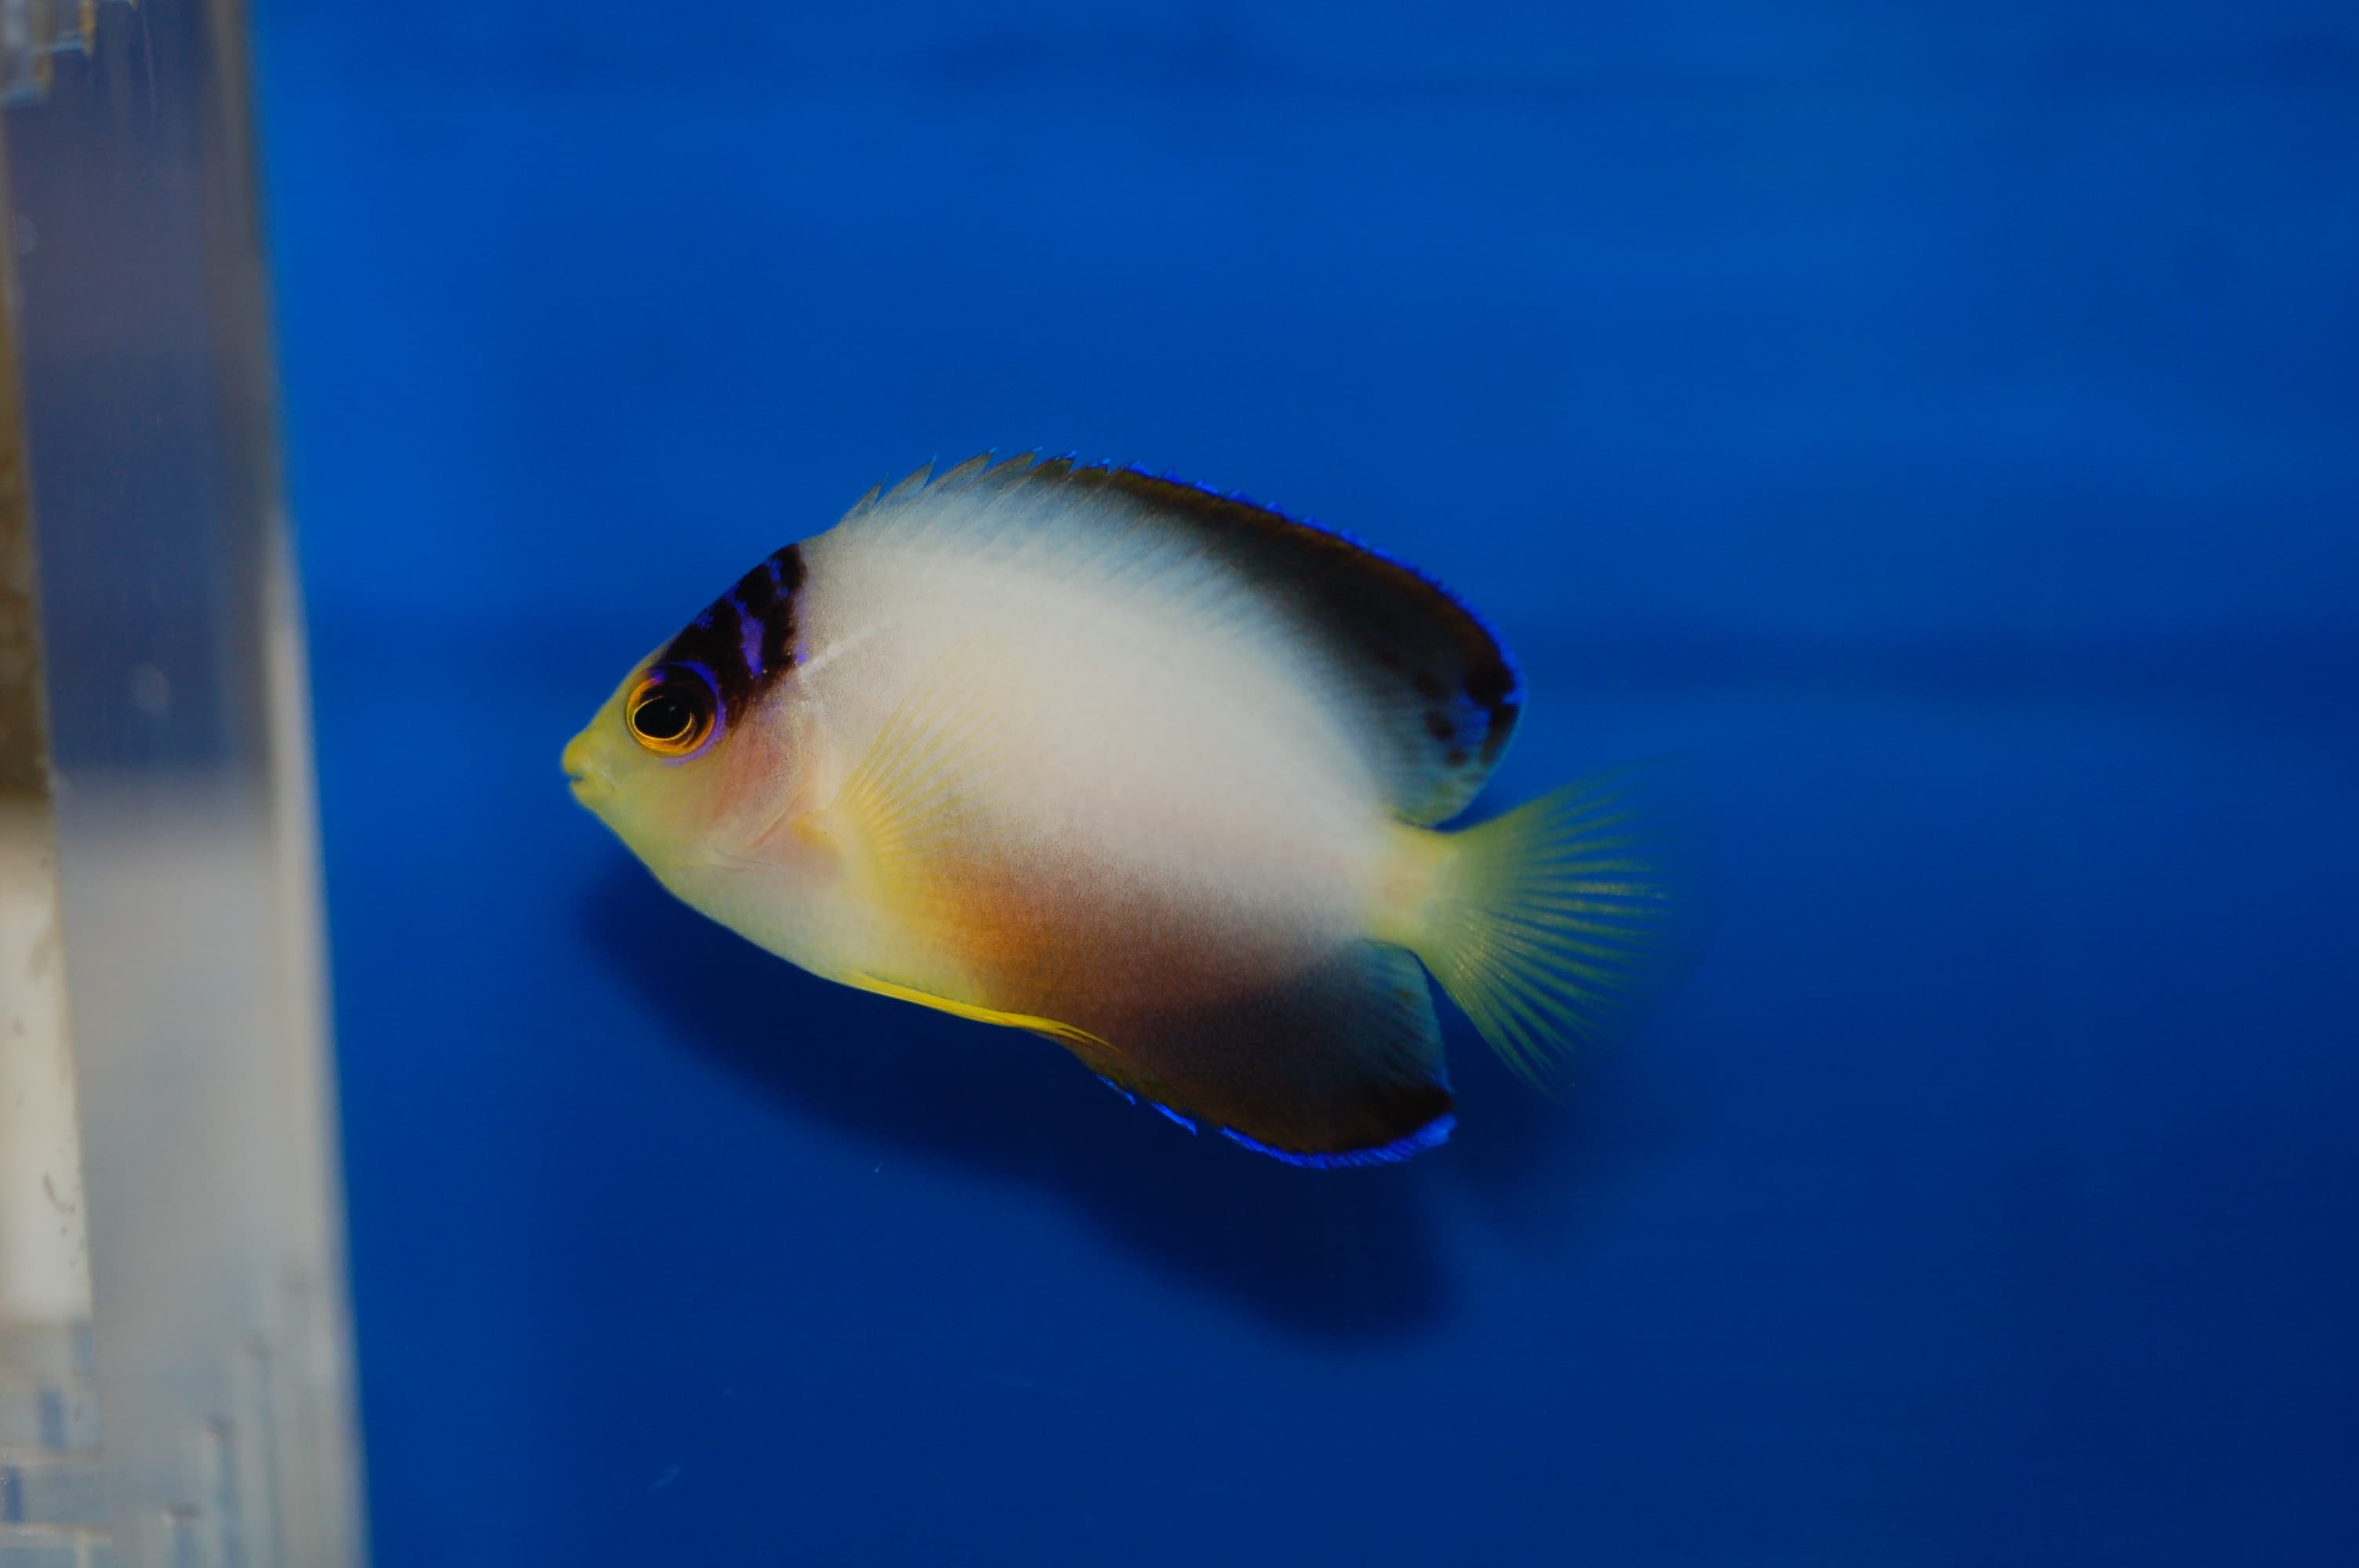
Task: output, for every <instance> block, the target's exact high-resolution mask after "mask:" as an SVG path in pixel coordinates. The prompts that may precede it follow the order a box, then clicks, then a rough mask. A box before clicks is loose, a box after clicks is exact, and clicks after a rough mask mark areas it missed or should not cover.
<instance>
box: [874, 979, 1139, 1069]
mask: <svg viewBox="0 0 2359 1568" xmlns="http://www.w3.org/2000/svg"><path fill="white" fill-rule="evenodd" d="M843 983H844V984H845V985H848V986H852V987H854V988H856V989H860V990H864V991H875V993H876V994H877V995H878V996H889V997H894V998H897V999H898V1000H902V1001H914V1002H916V1003H917V1004H918V1005H919V1007H930V1008H932V1009H934V1010H935V1011H938V1012H947V1013H950V1014H951V1016H953V1017H956V1018H971V1019H973V1021H974V1022H977V1023H996V1024H999V1025H1002V1026H1003V1027H1005V1028H1008V1029H1028V1030H1030V1031H1031V1032H1032V1033H1035V1034H1045V1035H1047V1036H1048V1037H1049V1039H1051V1040H1055V1041H1058V1042H1060V1043H1061V1044H1066V1045H1071V1046H1074V1047H1076V1048H1078V1049H1081V1050H1084V1051H1090V1052H1094V1053H1098V1054H1103V1055H1106V1056H1113V1055H1114V1054H1115V1051H1114V1047H1113V1046H1111V1045H1109V1044H1106V1043H1105V1042H1104V1041H1103V1040H1101V1039H1099V1038H1098V1037H1097V1036H1096V1035H1094V1034H1093V1033H1090V1032H1089V1031H1088V1030H1086V1029H1076V1028H1074V1027H1073V1026H1072V1025H1071V1024H1070V1023H1060V1022H1057V1021H1056V1020H1055V1019H1053V1018H1034V1017H1032V1016H1031V1015H1030V1014H1028V1013H1022V1012H1002V1011H999V1010H998V1009H996V1008H989V1007H977V1006H975V1005H974V1004H973V1003H972V1002H964V1001H952V1000H950V998H948V997H940V996H935V995H933V994H932V993H931V992H929V991H921V990H915V989H911V988H909V987H908V986H900V985H895V984H894V983H893V982H892V981H891V980H880V979H877V978H876V977H875V976H874V975H845V976H844V977H843Z"/></svg>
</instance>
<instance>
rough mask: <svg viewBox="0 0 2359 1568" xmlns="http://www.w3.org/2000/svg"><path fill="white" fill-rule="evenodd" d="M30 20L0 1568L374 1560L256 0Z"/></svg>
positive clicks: (16, 446)
mask: <svg viewBox="0 0 2359 1568" xmlns="http://www.w3.org/2000/svg"><path fill="white" fill-rule="evenodd" d="M44 39H46V40H48V45H54V44H57V43H60V42H62V43H65V44H68V45H70V46H71V47H69V48H66V49H61V50H60V49H48V52H47V53H46V54H45V55H44V59H45V61H46V63H45V64H37V66H35V67H27V66H25V65H24V63H23V60H22V58H21V55H20V56H19V57H17V58H15V59H10V60H9V62H8V66H7V70H6V71H5V75H6V78H7V85H8V87H9V90H10V92H11V94H12V96H13V98H14V99H15V101H16V106H15V107H12V108H11V109H10V110H9V111H8V112H7V115H6V119H5V136H6V155H7V176H8V182H9V186H10V200H9V202H8V204H7V206H6V208H5V216H6V230H7V233H6V244H5V254H6V256H7V258H8V262H9V265H10V267H11V271H12V275H13V276H12V278H11V283H12V288H11V294H12V296H13V298H14V303H15V312H14V318H13V329H14V332H13V337H14V342H13V355H12V359H13V364H12V365H11V366H10V367H9V370H10V373H11V375H12V377H13V379H14V380H15V382H16V384H17V385H18V387H19V388H20V391H21V400H20V406H17V407H14V408H10V409H6V410H0V414H5V415H6V416H7V417H5V419H0V425H5V429H0V443H5V447H6V449H7V452H8V454H9V463H8V466H7V470H6V471H7V473H8V475H9V476H11V477H13V478H15V479H16V481H18V482H17V484H16V488H15V491H14V492H13V494H12V496H11V498H10V502H11V504H12V506H13V512H12V514H11V515H12V517H13V519H14V522H13V526H12V532H11V534H10V547H11V550H12V560H13V562H14V565H13V568H12V579H11V580H12V582H13V583H14V584H15V586H16V589H17V591H16V597H15V599H14V600H12V601H11V602H12V607H13V615H12V618H11V632H10V633H9V636H8V639H7V642H6V647H7V649H8V651H9V654H11V655H12V657H13V661H14V663H13V665H11V667H12V668H14V669H15V670H16V673H17V674H18V676H20V677H22V678H19V679H18V680H17V681H16V686H15V687H13V688H11V689H13V690H14V692H15V694H16V702H15V705H14V707H13V708H9V709H6V710H0V723H5V724H6V725H7V726H8V727H9V733H8V735H7V737H6V745H7V749H8V753H9V756H10V758H11V762H9V763H8V764H7V771H6V775H5V784H0V806H5V809H0V825H5V834H0V985H5V986H6V987H7V988H8V989H7V990H6V991H5V993H0V1001H5V1011H7V1013H8V1014H9V1016H10V1018H12V1019H14V1020H15V1021H16V1022H23V1023H25V1024H26V1025H27V1027H26V1029H25V1031H24V1033H22V1034H21V1035H18V1036H16V1040H17V1042H18V1043H17V1044H16V1045H15V1046H14V1047H13V1048H0V1107H5V1106H7V1105H8V1104H10V1103H11V1102H10V1101H8V1099H7V1098H6V1093H5V1091H6V1090H7V1089H8V1088H9V1087H10V1086H11V1085H12V1084H13V1085H15V1086H17V1087H19V1088H21V1089H22V1090H23V1091H24V1092H23V1093H22V1094H21V1095H20V1096H19V1097H18V1098H17V1099H16V1101H15V1102H13V1103H14V1106H15V1108H14V1109H13V1110H11V1109H5V1108H0V1568H29V1565H32V1564H47V1563H51V1562H57V1563H67V1562H72V1563H85V1562H105V1561H120V1562H122V1563H136V1564H142V1565H145V1564H168V1565H170V1568H215V1565H217V1568H282V1565H284V1568H298V1565H300V1568H310V1565H311V1564H325V1565H334V1564H342V1563H353V1562H355V1561H357V1559H358V1556H359V1552H360V1545H359V1542H360V1532H359V1528H358V1514H359V1507H358V1488H357V1483H356V1479H355V1467H354V1460H355V1454H354V1448H355V1439H354V1435H353V1430H354V1429H353V1412H352V1396H351V1379H350V1373H349V1347H348V1337H347V1331H346V1326H345V1315H346V1314H345V1306H344V1295H343V1271H342V1244H341V1237H340V1232H339V1224H338V1220H337V1215H338V1213H339V1208H340V1204H339V1200H338V1195H337V1189H336V1182H335V1175H334V1172H335V1157H334V1147H333V1138H332V1121H331V1119H330V1116H329V1105H330V1086H329V1083H328V1078H327V1069H326V1062H327V1057H326V1053H325V1048H324V1045H325V1041H324V1027H323V1022H322V1020H323V1017H324V1010H323V1007H322V998H321V982H320V978H319V977H320V953H319V946H320V914H319V908H318V898H317V888H316V883H317V855H316V851H315V849H314V847H313V841H312V839H313V829H312V809H311V802H310V782H309V781H310V741H309V735H308V728H307V724H306V721H305V704H306V697H305V694H304V687H303V681H302V654H301V637H300V625H299V611H298V607H297V605H296V602H295V598H294V594H293V590H292V587H291V582H292V574H291V571H290V569H289V567H288V544H287V539H286V536H285V524H284V519H283V518H282V516H281V515H280V513H279V509H278V502H277V454H276V449H275V435H274V431H273V425H272V406H273V395H272V392H273V389H272V381H271V375H270V366H269V357H268V339H267V332H266V313H265V292H264V280H263V276H262V258H261V255H260V254H259V249H258V242H257V233H258V225H257V223H256V221H255V207H254V181H253V175H252V169H251V167H250V157H249V136H250V133H249V127H248V124H247V121H246V89H245V57H244V31H243V17H242V14H241V13H240V11H239V8H238V7H236V6H234V5H203V4H196V3H168V0H148V3H147V4H145V5H140V6H138V7H136V8H129V7H125V6H121V5H107V6H94V7H92V6H72V7H56V6H42V5H22V4H12V3H11V0H0V45H16V46H28V47H34V48H36V49H45V48H48V46H47V45H45V44H44V43H43V40H44ZM27 477H28V482H26V481H27ZM27 526H29V532H28V531H27ZM27 545H29V548H28V547H27ZM36 563H37V567H38V570H37V573H36V571H35V567H36ZM29 672H38V673H37V674H34V673H29ZM5 673H6V672H5V671H0V674H5ZM0 684H5V683H0ZM44 717H45V718H46V731H47V734H46V739H47V746H48V751H49V756H50V758H51V760H52V762H53V764H54V765H53V768H48V767H44V766H42V765H41V762H40V753H41V743H42V739H43V737H42V733H41V730H40V727H39V726H40V724H41V721H42V719H44ZM36 1042H37V1043H36ZM110 1552H111V1553H112V1554H113V1555H112V1557H110V1556H108V1555H107V1554H108V1553H110Z"/></svg>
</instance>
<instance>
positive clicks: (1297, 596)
mask: <svg viewBox="0 0 2359 1568" xmlns="http://www.w3.org/2000/svg"><path fill="white" fill-rule="evenodd" d="M843 528H844V529H845V530H847V531H851V532H857V533H860V534H863V535H869V534H881V535H890V536H891V537H893V538H894V539H896V540H897V541H901V540H906V541H908V542H909V543H911V544H913V545H919V546H925V547H929V548H952V549H959V550H963V551H972V552H974V553H976V554H988V555H990V556H993V557H1000V558H1012V557H1019V556H1020V557H1026V558H1034V557H1039V558H1044V559H1047V558H1054V559H1057V560H1058V561H1059V563H1060V566H1065V565H1071V564H1074V563H1080V564H1082V566H1084V567H1085V568H1086V569H1088V570H1092V571H1095V572H1098V573H1101V574H1103V575H1105V576H1107V577H1110V578H1111V577H1117V576H1123V575H1126V574H1134V573H1136V574H1144V575H1149V576H1151V575H1152V574H1154V573H1156V572H1158V571H1162V570H1170V571H1174V572H1180V571H1185V572H1188V573H1201V571H1202V570H1203V569H1204V568H1205V566H1206V565H1207V564H1209V565H1211V566H1212V567H1213V568H1215V569H1216V571H1217V572H1218V573H1219V574H1220V575H1221V576H1222V577H1223V578H1224V579H1227V580H1228V581H1229V583H1230V584H1231V585H1232V586H1233V587H1234V589H1237V590H1239V591H1242V592H1245V593H1247V594H1250V595H1252V596H1253V597H1255V598H1256V599H1257V600H1261V601H1263V603H1264V604H1265V605H1266V606H1267V607H1268V608H1269V609H1271V610H1273V611H1276V613H1277V619H1278V620H1279V621H1281V622H1283V623H1284V624H1285V626H1286V627H1287V628H1288V632H1289V633H1290V634H1292V635H1294V636H1298V637H1299V638H1300V639H1302V641H1303V643H1304V644H1305V646H1307V647H1309V648H1311V649H1315V650H1317V651H1319V652H1320V653H1321V654H1324V655H1325V656H1326V662H1327V663H1328V664H1329V665H1331V666H1332V669H1333V671H1334V672H1335V674H1336V676H1337V677H1338V678H1339V679H1340V680H1341V681H1342V682H1343V683H1344V686H1345V692H1344V693H1343V694H1342V695H1344V696H1345V697H1347V698H1348V699H1349V700H1350V702H1351V706H1352V707H1353V708H1354V709H1355V713H1354V714H1353V719H1352V723H1351V728H1352V729H1353V732H1354V734H1355V737H1356V739H1357V740H1358V741H1359V744H1360V746H1361V748H1362V750H1363V751H1364V753H1365V754H1366V756H1367V759H1368V762H1369V763H1370V764H1371V766H1372V768H1373V770H1374V772H1375V775H1376V776H1377V778H1378V779H1379V780H1380V782H1381V784H1382V787H1383V789H1384V791H1385V795H1386V800H1387V803H1388V804H1389V805H1390V806H1391V808H1392V809H1393V811H1394V812H1395V813H1396V814H1397V816H1399V817H1400V818H1401V819H1402V820H1404V821H1407V822H1411V823H1417V824H1419V825H1423V824H1429V823H1434V822H1440V821H1442V820H1444V819H1446V818H1448V817H1451V816H1455V815H1457V813H1458V812H1460V811H1461V810H1462V809H1464V807H1465V806H1466V805H1467V803H1468V802H1469V801H1471V800H1473V797H1474V795H1475V794H1476V792H1477V791H1479V790H1480V789H1481V788H1482V787H1483V784H1484V780H1485V779H1487V778H1488V777H1489V776H1490V774H1491V771H1492V770H1493V769H1494V768H1495V767H1496V766H1497V765H1498V762H1499V758H1500V756H1501V754H1502V753H1503V752H1505V751H1506V745H1507V741H1508V739H1509V737H1510V736H1512V735H1513V734H1514V732H1515V728H1516V720H1517V717H1518V716H1519V715H1520V713H1521V711H1522V707H1523V679H1522V676H1520V675H1519V674H1518V672H1517V668H1516V665H1515V662H1514V660H1513V659H1512V658H1510V657H1509V656H1508V654H1507V652H1506V649H1505V648H1504V647H1503V646H1501V644H1500V643H1499V639H1498V637H1497V636H1496V635H1495V633H1493V632H1492V631H1491V629H1490V627H1488V626H1487V625H1485V624H1484V622H1483V620H1482V618H1481V617H1479V616H1478V615H1476V614H1475V613H1474V612H1473V611H1472V610H1470V609H1468V608H1467V607H1466V606H1465V605H1464V604H1463V603H1462V602H1461V601H1460V600H1458V599H1457V598H1456V597H1455V596H1454V595H1452V594H1451V592H1450V591H1449V590H1448V589H1444V588H1443V587H1442V586H1441V585H1440V584H1439V583H1437V582H1435V581H1434V580H1433V579H1430V578H1429V577H1426V576H1425V575H1424V574H1423V573H1421V572H1419V571H1418V570H1416V569H1415V568H1411V567H1409V566H1407V565H1405V564H1404V563H1402V562H1400V561H1397V560H1395V559H1394V558H1392V557H1389V556H1386V555H1385V554H1383V553H1381V552H1379V551H1377V550H1375V549H1373V548H1371V547H1369V546H1366V545H1364V544H1363V543H1361V542H1360V541H1358V540H1356V539H1353V538H1352V537H1351V536H1349V535H1344V534H1341V533H1337V532H1335V531H1333V530H1331V529H1328V528H1324V527H1321V526H1318V525H1314V524H1310V523H1305V522H1300V521H1298V520H1296V519H1294V518H1291V517H1288V516H1286V515H1285V514H1282V513H1279V512H1276V511H1273V510H1272V509H1270V508H1268V507H1266V506H1261V505H1257V504H1256V503H1253V502H1251V501H1247V500H1245V498H1244V497H1242V496H1237V495H1223V494H1219V493H1216V492H1212V491H1209V490H1205V489H1202V488H1200V487H1198V486H1195V485H1192V484H1188V483H1185V482H1183V481H1179V480H1176V479H1170V478H1166V477H1159V476H1157V475H1154V474H1149V473H1146V472H1144V471H1142V470H1137V469H1134V468H1118V467H1114V466H1110V465H1105V464H1092V465H1082V464H1077V463H1076V462H1075V461H1074V460H1072V459H1071V458H1051V459H1049V460H1045V461H1043V460H1038V459H1037V458H1036V457H1035V456H1034V455H1032V454H1029V453H1027V454H1025V455H1024V456H1021V457H1016V458H1011V459H1008V460H1005V461H1000V462H996V463H994V462H991V461H989V460H988V459H987V458H974V459H970V460H967V461H965V462H962V463H961V464H959V465H958V466H957V467H955V468H952V469H949V470H944V471H943V472H942V473H941V474H940V476H939V477H929V470H923V469H921V470H919V471H918V472H916V473H914V474H911V475H910V476H909V477H908V478H907V479H905V480H903V481H901V482H900V483H899V484H897V485H895V486H893V487H892V488H891V489H890V490H888V491H886V492H884V493H883V494H882V495H881V496H880V495H878V494H877V493H876V492H870V494H869V495H868V496H865V497H863V498H862V501H861V503H859V504H858V505H856V506H854V507H853V509H852V511H851V512H849V513H847V514H845V516H844V519H843Z"/></svg>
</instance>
